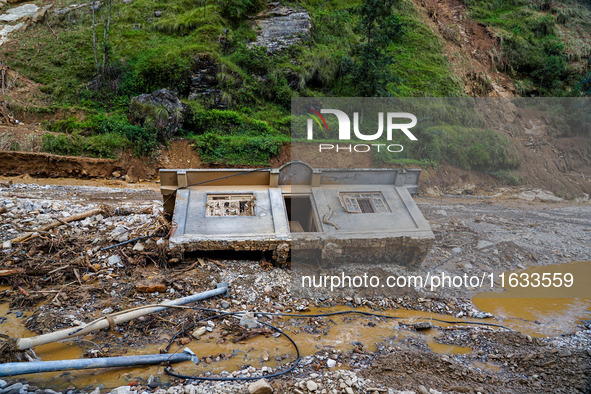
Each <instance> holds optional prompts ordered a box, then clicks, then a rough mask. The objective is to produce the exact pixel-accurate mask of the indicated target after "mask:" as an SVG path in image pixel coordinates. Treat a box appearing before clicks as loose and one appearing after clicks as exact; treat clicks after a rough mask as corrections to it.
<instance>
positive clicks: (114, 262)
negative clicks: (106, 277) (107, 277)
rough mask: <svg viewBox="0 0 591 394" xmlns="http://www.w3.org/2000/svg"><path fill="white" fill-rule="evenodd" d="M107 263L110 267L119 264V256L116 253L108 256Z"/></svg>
mask: <svg viewBox="0 0 591 394" xmlns="http://www.w3.org/2000/svg"><path fill="white" fill-rule="evenodd" d="M107 263H108V264H109V266H111V267H113V266H119V265H120V264H121V257H119V256H118V255H116V254H114V255H112V256H109V258H108V259H107Z"/></svg>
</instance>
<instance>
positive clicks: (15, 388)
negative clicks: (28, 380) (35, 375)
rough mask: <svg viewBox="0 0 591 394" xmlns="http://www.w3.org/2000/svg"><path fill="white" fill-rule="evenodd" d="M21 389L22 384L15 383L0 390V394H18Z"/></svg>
mask: <svg viewBox="0 0 591 394" xmlns="http://www.w3.org/2000/svg"><path fill="white" fill-rule="evenodd" d="M22 388H23V384H22V383H20V382H19V383H15V384H12V385H10V386H8V387H6V388H3V389H2V390H0V394H15V393H18V392H19V391H20V389H22Z"/></svg>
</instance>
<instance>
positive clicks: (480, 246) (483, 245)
mask: <svg viewBox="0 0 591 394" xmlns="http://www.w3.org/2000/svg"><path fill="white" fill-rule="evenodd" d="M492 245H493V243H492V242H490V241H485V240H483V239H481V240H480V241H478V244H477V245H476V248H477V249H484V248H488V247H489V246H492Z"/></svg>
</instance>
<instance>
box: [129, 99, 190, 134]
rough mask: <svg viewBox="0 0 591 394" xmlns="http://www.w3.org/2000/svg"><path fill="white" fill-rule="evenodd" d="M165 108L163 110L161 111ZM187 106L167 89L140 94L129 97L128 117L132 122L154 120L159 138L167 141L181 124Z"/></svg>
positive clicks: (141, 122) (138, 122)
mask: <svg viewBox="0 0 591 394" xmlns="http://www.w3.org/2000/svg"><path fill="white" fill-rule="evenodd" d="M162 109H165V111H162ZM187 113H188V107H187V106H186V105H185V104H184V103H183V102H182V101H181V100H179V98H178V97H177V96H176V94H175V93H173V92H171V91H170V90H168V89H160V90H156V91H155V92H154V93H151V94H141V95H139V96H136V97H134V98H132V99H131V102H130V104H129V117H130V120H131V122H132V123H134V124H142V125H143V124H144V123H145V122H146V121H150V122H154V124H155V126H156V129H158V136H159V138H160V139H161V140H164V141H168V140H169V139H170V138H172V136H173V135H174V134H175V133H176V132H177V130H178V129H179V128H180V127H181V126H182V125H183V121H184V119H185V117H186V115H187Z"/></svg>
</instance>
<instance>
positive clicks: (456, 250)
mask: <svg viewBox="0 0 591 394" xmlns="http://www.w3.org/2000/svg"><path fill="white" fill-rule="evenodd" d="M451 252H452V253H453V254H460V253H462V248H453V249H452V250H451Z"/></svg>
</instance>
